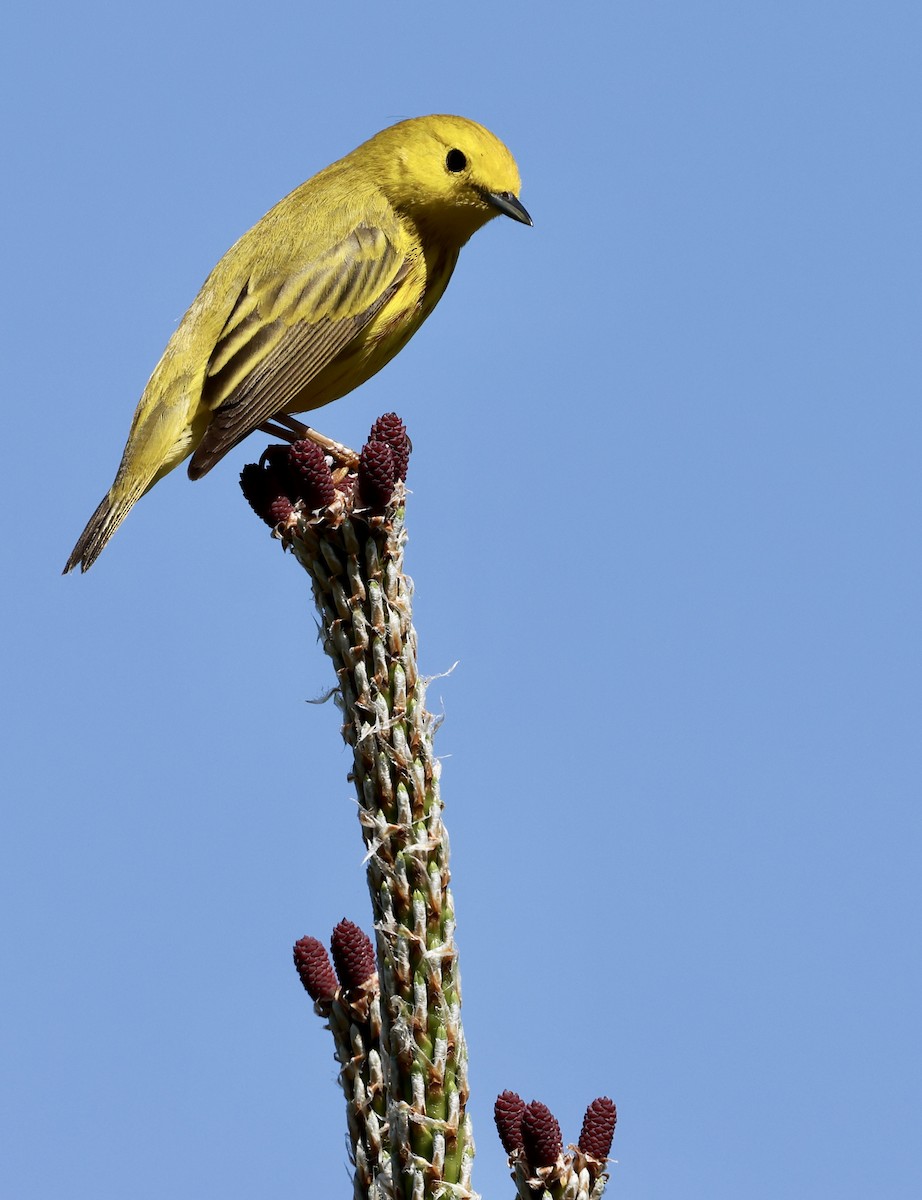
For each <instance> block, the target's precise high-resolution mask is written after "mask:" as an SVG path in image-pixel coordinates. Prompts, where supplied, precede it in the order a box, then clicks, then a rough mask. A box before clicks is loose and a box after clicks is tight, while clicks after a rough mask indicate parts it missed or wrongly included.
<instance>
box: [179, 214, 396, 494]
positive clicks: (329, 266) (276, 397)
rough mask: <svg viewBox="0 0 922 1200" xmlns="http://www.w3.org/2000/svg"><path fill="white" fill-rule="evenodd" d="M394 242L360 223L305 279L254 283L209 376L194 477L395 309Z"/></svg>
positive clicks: (293, 276) (282, 277)
mask: <svg viewBox="0 0 922 1200" xmlns="http://www.w3.org/2000/svg"><path fill="white" fill-rule="evenodd" d="M395 240H396V239H394V238H393V237H389V236H388V235H387V233H385V232H384V231H383V230H382V229H380V228H377V227H372V226H368V225H359V226H358V227H356V228H355V229H353V230H352V231H351V232H350V233H349V234H348V235H347V236H346V237H345V238H343V239H342V240H341V241H340V242H338V243H337V244H336V245H335V246H333V247H332V248H331V249H330V250H328V251H326V253H324V254H322V255H320V256H319V257H317V258H315V259H313V261H311V262H310V263H309V264H308V265H307V266H305V267H304V268H302V269H301V270H300V271H295V272H293V273H286V272H284V271H278V272H277V273H276V277H275V278H262V279H252V278H251V279H249V280H247V282H246V283H245V285H244V287H243V289H242V290H241V292H240V294H239V295H238V297H237V301H236V303H235V305H234V307H233V309H232V310H231V313H230V315H229V317H228V318H227V321H226V322H225V324H224V328H223V329H222V330H221V333H220V335H219V337H218V340H217V342H216V343H215V347H214V350H213V351H212V354H211V357H210V359H209V361H208V366H207V368H206V371H205V381H204V385H203V387H202V404H203V406H204V407H206V408H207V409H211V410H212V413H213V415H212V417H211V419H210V421H209V423H208V427H207V429H206V430H205V435H204V437H203V438H202V440H201V442H200V444H199V446H198V449H197V450H196V451H195V453H194V454H193V456H192V459H191V461H190V463H189V476H190V478H192V479H198V478H199V477H200V476H202V475H204V474H205V472H206V471H209V470H210V469H211V468H212V467H213V466H214V464H215V463H216V462H217V461H218V460H219V459H220V458H222V457H223V456H224V455H225V454H226V453H227V452H228V450H230V449H232V447H234V446H236V444H237V443H238V442H239V441H241V440H242V439H243V438H245V437H246V435H247V434H248V433H251V432H252V431H253V430H254V429H256V427H257V426H258V425H261V424H262V423H263V422H264V421H267V420H269V419H270V418H271V417H273V416H275V415H276V414H277V413H280V412H283V411H285V409H286V408H287V406H288V405H289V404H290V403H292V402H293V401H294V400H295V399H296V398H297V397H298V395H299V393H301V392H302V391H303V390H304V388H306V387H307V385H308V384H309V383H310V381H311V380H312V379H313V378H314V377H315V376H316V375H318V374H319V373H320V372H321V371H322V370H323V368H324V367H325V366H327V365H328V364H329V363H330V362H332V361H333V359H334V358H336V356H337V355H338V354H340V353H341V352H342V351H343V350H344V349H345V347H346V346H347V345H348V344H349V342H351V341H352V339H353V338H355V337H356V336H357V335H358V334H359V333H360V332H361V331H362V329H364V328H365V326H366V325H367V324H368V322H369V321H371V320H372V318H373V317H374V316H375V314H376V313H378V312H379V311H380V309H381V308H382V307H383V306H384V305H385V304H386V303H387V301H388V300H389V299H390V298H391V296H392V295H393V294H394V292H395V291H396V289H397V288H398V287H399V285H400V283H401V281H402V280H403V278H404V276H405V273H406V269H407V264H406V262H405V259H404V256H403V254H402V253H401V252H400V251H399V250H398V249H397V247H396V246H395V244H394V243H395Z"/></svg>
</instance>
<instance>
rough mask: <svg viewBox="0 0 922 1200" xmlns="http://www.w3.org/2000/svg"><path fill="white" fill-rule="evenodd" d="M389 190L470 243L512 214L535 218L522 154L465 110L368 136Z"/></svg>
mask: <svg viewBox="0 0 922 1200" xmlns="http://www.w3.org/2000/svg"><path fill="white" fill-rule="evenodd" d="M365 148H367V149H368V150H369V151H370V152H371V155H372V158H373V161H374V169H375V176H376V178H377V180H378V183H379V186H380V187H381V190H382V191H383V192H384V193H385V195H386V196H387V198H388V200H389V201H390V202H391V204H392V205H393V206H394V208H396V209H397V210H398V211H400V212H405V213H406V214H407V215H408V216H410V217H411V218H413V219H415V220H416V221H418V222H420V223H421V224H424V225H425V226H427V227H428V228H429V229H431V230H433V231H435V232H439V233H442V234H444V236H446V237H450V238H451V240H452V241H455V242H457V244H458V245H462V244H463V243H464V242H466V241H467V239H468V238H469V237H470V236H471V234H473V233H474V232H476V230H478V229H479V228H480V227H481V225H485V224H486V223H487V221H489V220H490V219H491V218H492V217H495V216H498V215H499V214H500V213H504V214H505V215H506V216H507V217H512V218H513V220H516V221H521V222H523V224H525V225H531V223H532V220H531V217H530V216H529V215H528V213H527V212H526V211H525V209H524V208H523V207H522V205H521V203H520V202H519V198H518V195H519V187H520V185H521V181H520V179H519V169H518V167H517V166H516V164H515V159H514V158H513V157H512V155H511V154H510V153H509V151H508V150H507V149H506V147H505V146H504V145H503V143H502V142H501V141H500V140H499V138H498V137H495V136H494V135H493V134H492V133H490V131H489V130H488V129H484V127H483V126H482V125H478V124H477V122H476V121H469V120H467V119H466V118H465V117H451V116H431V117H414V118H413V119H412V120H409V121H401V122H400V124H399V125H392V126H391V127H390V129H385V130H383V131H382V132H381V133H379V134H377V135H376V136H375V137H373V138H372V139H371V141H369V142H366V143H365V147H363V149H365Z"/></svg>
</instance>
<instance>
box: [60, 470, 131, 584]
mask: <svg viewBox="0 0 922 1200" xmlns="http://www.w3.org/2000/svg"><path fill="white" fill-rule="evenodd" d="M119 482H120V481H119V480H118V479H116V481H115V483H114V484H113V485H112V487H111V488H110V489H109V491H108V492H107V493H106V495H105V496H104V497H103V500H102V503H101V504H100V505H99V507H98V508H97V509H96V511H95V512H94V513H93V515H92V516H91V517H90V519H89V521H87V523H86V529H84V531H83V533H81V534H80V537H79V538H78V539H77V544H76V546H74V548H73V550H72V551H71V554H70V558H69V559H68V560H67V564H66V566H65V567H64V571H63V572H62V573H63V574H64V575H66V574H67V573H68V571H72V570H73V569H74V567H76V566H79V567H80V570H81V571H88V570H89V569H90V567H91V566H92V565H93V563H94V562H95V561H96V559H97V558H99V556H100V554H101V553H102V551H103V547H104V546H105V544H106V542H108V540H109V538H110V537H111V536H112V535H113V533H115V531H116V529H118V527H119V525H121V523H122V521H124V519H125V518H126V517H127V516H128V513H129V512H130V511H131V509H132V508H133V507H134V504H135V502H136V501H137V500H138V498H139V497H140V496H141V494H142V493H143V492H144V490H145V489H144V483H145V482H146V481H144V480H142V481H141V482H140V483H139V484H138V485H137V486H133V487H131V488H129V489H127V490H126V489H125V488H124V487H119Z"/></svg>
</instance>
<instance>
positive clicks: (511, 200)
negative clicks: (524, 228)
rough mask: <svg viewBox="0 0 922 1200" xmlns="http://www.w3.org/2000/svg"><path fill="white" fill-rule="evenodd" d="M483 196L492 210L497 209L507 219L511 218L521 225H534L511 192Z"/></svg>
mask: <svg viewBox="0 0 922 1200" xmlns="http://www.w3.org/2000/svg"><path fill="white" fill-rule="evenodd" d="M483 195H484V199H485V200H488V201H489V202H490V204H492V205H493V207H494V208H498V209H499V211H500V212H501V213H505V214H506V216H507V217H512V219H513V221H521V222H522V224H523V225H534V221H533V220H532V219H531V217H530V216H529V215H528V213H527V212H526V211H525V206H524V205H523V204H522V203H521V202H520V201H519V199H518V198H517V197H516V196H513V194H512V192H484V194H483Z"/></svg>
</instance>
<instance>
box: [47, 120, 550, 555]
mask: <svg viewBox="0 0 922 1200" xmlns="http://www.w3.org/2000/svg"><path fill="white" fill-rule="evenodd" d="M518 191H519V172H518V168H517V167H516V165H515V160H514V159H513V157H512V155H511V154H510V153H509V151H508V150H507V149H506V147H505V146H504V145H503V144H502V142H500V141H499V139H498V138H496V137H494V136H493V134H492V133H490V132H489V131H488V130H486V129H484V128H483V126H482V125H478V124H476V123H475V122H474V121H468V120H466V119H465V118H463V117H451V116H431V117H417V118H414V119H413V120H410V121H401V122H400V124H399V125H393V126H391V128H390V129H385V130H383V131H382V132H381V133H379V134H377V135H376V136H375V137H373V138H371V139H370V140H369V141H367V142H365V143H363V145H361V146H359V147H358V149H356V150H353V151H352V153H351V154H347V155H346V157H345V158H342V159H340V160H339V162H336V163H333V165H332V166H329V167H327V168H326V169H325V170H323V171H321V172H320V173H319V174H317V175H315V176H314V177H313V178H312V179H309V180H308V181H307V182H306V183H303V184H302V185H301V186H300V187H299V188H296V189H295V191H293V192H291V194H290V195H288V196H286V197H285V199H284V200H281V201H280V202H279V203H278V204H277V205H276V206H275V207H274V208H273V209H271V210H270V211H269V212H268V213H267V214H266V215H265V216H264V217H263V218H262V220H261V221H259V222H257V224H256V225H254V226H253V228H252V229H250V230H249V232H247V233H245V234H244V235H243V237H242V238H240V240H239V241H238V242H236V243H235V244H234V245H233V246H232V247H231V248H230V250H228V252H227V253H226V254H225V255H224V257H223V258H222V259H221V261H220V262H219V263H218V265H217V266H216V267H215V268H214V270H213V271H212V272H211V274H210V275H209V276H208V278H207V279H206V280H205V283H204V284H203V286H202V289H201V291H200V292H199V294H198V295H197V296H196V298H195V300H194V301H193V303H192V306H191V308H190V309H189V311H188V312H187V313H186V315H185V316H184V317H183V319H182V321H181V322H180V324H179V326H178V327H177V329H176V332H175V333H174V334H173V336H172V337H171V338H170V341H169V343H168V345H167V347H166V350H165V351H164V352H163V357H162V358H161V359H160V362H159V363H158V364H157V366H156V367H155V368H154V372H153V374H152V375H151V377H150V380H149V381H148V384H147V387H146V388H145V389H144V394H143V395H142V396H141V399H140V401H139V403H138V407H137V410H136V411H135V414H134V419H133V421H132V423H131V430H130V432H129V434H128V443H127V445H126V446H125V451H124V454H123V455H122V461H121V465H120V466H119V469H118V474H117V475H116V477H115V482H114V483H113V484H112V487H111V488H110V489H109V491H108V493H107V494H106V496H105V498H104V499H103V501H102V503H101V504H100V505H99V507H98V508H97V510H96V512H95V513H94V514H93V516H92V517H91V518H90V520H89V522H88V524H87V527H86V529H85V530H84V531H83V533H82V534H81V535H80V538H79V540H78V542H77V544H76V546H75V547H74V549H73V553H72V554H71V556H70V558H69V559H68V560H67V565H66V567H65V568H64V570H65V573H66V572H67V571H70V570H72V569H73V568H74V567H76V566H77V565H78V564H79V566H80V567H81V569H82V570H84V571H86V570H87V569H88V568H89V567H90V566H91V565H92V564H93V562H94V561H95V560H96V558H97V557H98V555H99V553H100V551H101V550H102V549H103V547H104V546H105V544H106V542H107V541H108V540H109V538H110V537H111V536H112V534H113V533H114V532H115V530H116V529H117V528H118V526H119V525H120V524H121V522H122V520H123V519H124V518H125V516H126V515H127V513H128V511H129V509H130V508H131V507H132V505H133V504H134V503H135V501H136V500H138V498H139V497H140V496H142V495H143V494H144V492H146V491H147V490H148V489H149V488H151V487H153V485H154V484H155V483H156V482H157V480H158V479H162V478H163V476H164V475H166V474H167V473H168V472H169V471H172V469H173V468H174V467H175V466H177V465H178V464H179V463H181V462H182V461H183V460H184V459H186V458H188V457H189V455H191V456H192V459H191V462H190V463H189V476H190V478H192V479H198V478H199V477H200V476H202V475H204V474H205V472H206V471H209V470H210V469H211V468H212V467H213V466H214V464H215V463H216V462H217V461H218V460H219V459H220V458H222V457H223V456H224V455H225V454H226V453H227V452H228V450H230V449H231V448H232V447H234V446H235V445H236V444H237V443H238V442H239V441H241V439H243V438H245V437H246V435H247V434H248V433H251V432H252V431H253V430H254V429H256V428H257V427H258V426H260V425H262V424H264V423H265V422H266V421H268V420H270V419H271V418H272V417H274V416H276V415H278V414H282V413H301V412H307V411H309V410H310V409H314V408H319V407H320V406H321V405H323V404H329V403H330V401H332V400H336V399H338V398H339V397H340V396H344V395H345V394H346V393H347V392H351V391H352V389H353V388H356V387H358V386H359V384H361V383H364V382H365V380H366V379H368V378H370V376H372V375H374V374H375V372H376V371H379V370H380V369H381V367H383V366H384V364H385V363H387V362H388V361H389V360H390V359H391V358H393V356H394V355H395V354H396V353H397V352H398V351H399V350H400V349H402V348H403V346H405V345H406V343H407V341H409V339H410V338H411V337H412V336H413V334H414V333H415V332H416V330H417V329H418V328H419V327H420V325H421V324H422V322H423V321H424V320H425V319H426V317H427V316H428V315H429V313H430V312H431V311H432V309H433V308H434V307H435V305H436V303H437V302H438V300H439V298H440V297H441V295H442V293H443V292H444V290H445V286H446V284H447V283H448V280H449V279H450V277H451V273H452V271H453V270H454V266H455V263H456V262H457V259H458V254H459V252H460V250H461V247H462V246H463V245H464V243H465V242H466V241H467V240H468V238H469V237H470V236H471V234H473V233H474V232H476V230H477V229H479V228H480V227H481V226H482V225H485V224H486V222H487V221H489V220H490V219H491V217H495V216H496V215H497V214H499V213H501V212H503V213H505V214H506V215H508V216H511V217H514V218H515V219H516V220H519V221H523V222H525V223H526V224H529V225H530V224H531V218H530V217H529V216H528V214H527V212H526V211H525V209H524V208H523V207H522V205H521V204H520V203H519V201H518Z"/></svg>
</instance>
